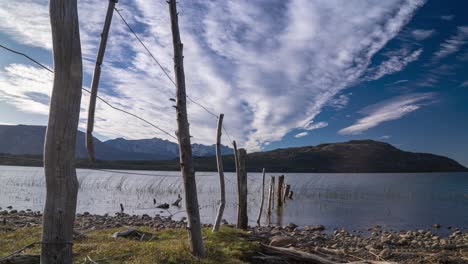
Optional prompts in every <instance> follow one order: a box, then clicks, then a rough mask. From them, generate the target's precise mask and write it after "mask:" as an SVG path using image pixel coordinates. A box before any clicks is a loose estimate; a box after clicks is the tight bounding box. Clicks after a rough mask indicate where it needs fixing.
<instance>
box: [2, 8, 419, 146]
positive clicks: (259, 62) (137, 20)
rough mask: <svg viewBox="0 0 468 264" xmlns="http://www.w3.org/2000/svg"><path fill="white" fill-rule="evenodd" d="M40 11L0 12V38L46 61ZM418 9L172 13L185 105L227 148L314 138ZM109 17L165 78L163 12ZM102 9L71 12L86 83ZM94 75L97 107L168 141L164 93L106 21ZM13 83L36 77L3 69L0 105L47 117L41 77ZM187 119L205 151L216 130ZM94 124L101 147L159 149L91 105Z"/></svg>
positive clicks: (167, 94)
mask: <svg viewBox="0 0 468 264" xmlns="http://www.w3.org/2000/svg"><path fill="white" fill-rule="evenodd" d="M47 2H48V1H46V0H27V1H19V0H12V1H8V3H5V4H2V5H0V31H2V33H5V34H7V35H8V36H9V37H11V38H12V39H14V40H16V41H17V42H18V43H24V44H26V45H30V46H31V47H39V48H41V49H42V50H46V51H50V50H51V38H50V23H49V21H48V8H47ZM424 2H425V1H423V0H398V1H381V2H379V3H370V2H363V3H361V4H359V5H356V4H355V3H353V2H351V1H307V0H291V1H278V2H276V3H272V2H271V1H267V0H261V1H247V0H237V1H219V2H211V1H202V0H194V1H181V2H180V6H179V10H180V26H181V33H182V41H183V42H184V44H185V45H184V53H185V54H184V55H185V69H186V78H187V89H188V93H189V94H190V95H191V97H192V98H194V99H195V100H197V101H200V102H202V103H203V104H205V105H207V106H209V108H210V109H211V110H212V111H214V112H216V113H221V112H222V113H225V124H226V127H227V128H228V129H229V131H230V134H231V136H232V137H233V138H235V139H236V140H237V141H238V142H239V143H240V144H243V145H244V146H245V147H247V148H248V149H250V150H256V149H259V148H260V147H261V146H263V145H264V143H265V142H272V141H276V140H280V139H281V138H282V137H283V136H284V135H285V134H286V133H288V132H290V131H292V130H293V129H295V128H302V127H303V124H304V123H306V124H310V126H306V127H308V128H309V129H313V127H314V126H317V125H318V126H322V127H323V125H324V124H326V123H325V122H323V123H322V122H319V123H314V122H313V120H314V119H315V118H316V116H317V115H318V114H319V113H320V112H321V111H322V109H323V107H325V106H327V105H329V101H330V100H332V99H333V98H335V97H336V95H337V94H340V92H342V91H343V90H344V89H346V88H347V87H349V86H350V85H352V84H355V83H356V82H357V81H358V80H359V79H360V78H361V76H362V75H363V74H364V73H365V72H366V70H367V68H368V66H369V64H370V63H371V60H372V57H373V56H374V55H375V54H376V53H377V52H379V51H380V50H381V49H382V48H383V47H384V46H385V45H386V44H387V42H388V41H389V40H391V39H392V38H394V37H395V36H396V35H397V34H398V32H399V31H400V30H401V29H402V27H403V26H404V25H405V24H406V23H407V22H408V21H409V20H410V19H411V18H412V16H413V14H414V12H415V11H416V10H417V9H418V8H419V7H421V6H422V5H423V4H424ZM18 5H21V9H19V8H17V6H18ZM119 6H120V8H123V10H124V11H123V14H124V15H125V16H126V18H127V19H128V20H129V22H130V23H131V24H132V25H133V26H134V27H135V28H136V29H137V31H138V33H139V34H140V36H141V37H142V39H143V41H144V42H145V43H147V44H148V46H149V47H150V49H151V50H152V51H153V52H154V53H155V54H157V57H158V59H159V61H160V62H161V63H162V64H163V65H164V66H165V67H166V68H167V70H168V71H169V72H170V74H171V75H172V48H171V45H172V43H171V36H170V34H171V33H170V28H169V27H168V26H167V25H168V24H169V16H168V12H167V4H166V3H165V1H144V0H137V1H130V2H125V3H124V2H122V3H119ZM106 7H107V2H106V1H98V2H96V1H91V0H82V1H79V15H80V30H81V36H82V38H81V40H82V45H83V54H84V57H85V58H87V59H86V60H85V62H84V70H85V73H86V74H87V75H88V77H89V75H90V73H91V72H92V68H93V60H94V59H93V58H94V57H95V54H96V51H97V47H98V43H99V34H100V31H101V29H102V23H103V17H104V14H105V10H106ZM154 10H160V11H161V12H154ZM265 10H268V12H265ZM25 14H28V15H25ZM104 64H105V65H104V68H103V73H102V82H101V87H100V93H101V95H102V96H103V97H105V98H106V99H108V100H109V101H111V102H112V103H114V104H116V105H119V106H122V107H123V108H126V109H128V110H129V111H132V112H134V113H136V114H139V115H141V116H144V117H145V118H148V119H149V120H152V121H154V122H157V123H158V124H159V125H161V126H162V127H164V128H165V129H167V130H168V131H174V130H175V121H174V119H175V113H174V110H173V108H172V107H171V102H170V101H169V100H168V98H172V97H173V96H174V87H173V86H172V84H171V83H170V82H169V81H168V80H167V78H166V77H165V76H164V75H163V73H162V72H161V70H160V69H158V68H157V67H156V66H155V64H154V62H153V61H152V60H151V59H150V58H149V57H148V56H147V55H146V54H145V51H144V50H143V49H142V48H141V47H140V46H139V44H138V43H137V42H136V41H135V40H134V39H133V38H132V36H131V35H130V34H129V33H128V32H127V31H126V29H125V27H124V25H123V24H122V23H121V21H119V19H118V17H115V18H114V20H113V22H112V26H111V34H110V37H109V43H108V49H107V51H106V57H105V62H104ZM21 67H23V68H21ZM395 67H397V66H395ZM395 67H394V68H393V69H397V68H395ZM21 71H26V72H28V73H31V74H32V73H33V72H34V71H38V70H37V69H35V68H34V67H30V66H25V65H21V66H18V65H9V66H7V67H5V68H4V69H3V70H2V72H1V73H0V78H2V79H1V85H2V90H3V92H4V93H7V94H8V96H9V98H14V99H12V101H11V102H9V103H11V104H13V105H15V106H16V107H18V108H19V109H21V110H23V111H28V112H35V113H41V114H47V106H46V105H44V102H45V100H44V99H47V98H46V97H44V96H48V95H49V94H50V87H51V85H50V83H48V82H50V79H47V80H41V79H40V78H41V77H44V76H46V75H45V74H44V73H42V72H40V71H38V72H36V73H35V74H33V75H34V76H35V77H28V75H26V76H25V78H23V76H21V74H19V73H18V72H20V73H21ZM35 78H36V79H37V78H38V80H36V79H35ZM44 78H45V77H44ZM47 78H49V77H47ZM33 83H35V84H33ZM20 86H21V87H23V88H21V87H20ZM4 87H8V88H4ZM27 87H36V88H37V89H38V90H39V93H41V94H42V95H38V94H35V93H31V92H37V90H36V89H35V90H34V91H32V89H29V88H27ZM22 89H23V90H22ZM338 98H339V97H338ZM342 99H344V98H342ZM343 102H344V101H343ZM86 108H87V97H86V95H85V96H84V97H83V104H82V112H81V119H80V126H81V127H84V125H85V121H86V120H85V118H86ZM188 111H189V118H190V124H191V132H192V134H193V136H194V141H195V142H198V143H210V144H211V143H213V139H214V136H215V135H214V134H215V126H216V120H215V119H213V118H212V117H211V116H210V115H209V114H208V113H206V112H204V110H203V109H201V108H200V107H198V106H197V105H194V104H189V109H188ZM96 114H97V117H98V118H99V120H98V121H97V122H96V132H97V133H100V134H102V135H105V136H107V137H115V136H123V137H127V138H143V137H154V136H159V137H162V138H167V136H165V135H164V134H160V133H158V132H157V131H154V130H151V129H149V128H148V127H147V126H145V125H144V124H142V123H140V122H139V121H137V120H133V119H131V118H129V117H126V116H123V115H121V114H120V113H118V112H115V111H113V110H112V109H109V108H107V107H106V106H105V105H101V104H100V103H98V109H97V112H96ZM319 124H320V125H319Z"/></svg>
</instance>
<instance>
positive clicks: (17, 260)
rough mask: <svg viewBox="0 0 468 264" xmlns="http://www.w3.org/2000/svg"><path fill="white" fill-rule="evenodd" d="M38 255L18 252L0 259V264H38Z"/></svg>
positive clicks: (39, 257)
mask: <svg viewBox="0 0 468 264" xmlns="http://www.w3.org/2000/svg"><path fill="white" fill-rule="evenodd" d="M40 259H41V256H40V255H30V254H19V255H13V256H10V257H8V258H5V259H1V260H0V264H39V262H40Z"/></svg>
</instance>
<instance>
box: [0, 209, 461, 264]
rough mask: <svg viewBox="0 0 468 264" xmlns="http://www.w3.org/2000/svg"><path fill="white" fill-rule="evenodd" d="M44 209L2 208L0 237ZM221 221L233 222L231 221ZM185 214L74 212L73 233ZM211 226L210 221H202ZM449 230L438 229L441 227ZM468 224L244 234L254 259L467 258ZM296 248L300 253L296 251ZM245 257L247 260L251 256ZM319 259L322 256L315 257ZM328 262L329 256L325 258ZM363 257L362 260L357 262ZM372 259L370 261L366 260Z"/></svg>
mask: <svg viewBox="0 0 468 264" xmlns="http://www.w3.org/2000/svg"><path fill="white" fill-rule="evenodd" d="M41 222H42V214H41V213H40V212H33V211H30V210H26V211H17V210H15V209H14V208H9V209H8V208H7V210H1V211H0V238H1V235H2V234H8V233H9V232H15V231H21V230H25V231H26V230H28V228H34V227H37V226H40V225H41ZM223 225H224V226H228V227H234V226H233V225H230V224H229V223H227V222H225V221H224V223H223ZM185 226H186V222H185V219H184V218H182V219H181V220H177V221H176V220H172V219H171V218H170V217H164V216H160V215H155V216H149V215H128V214H125V213H116V214H115V215H107V214H106V215H96V214H89V213H87V212H85V213H82V214H77V217H76V221H75V231H76V234H77V236H78V237H79V236H86V234H87V233H88V232H91V231H93V230H108V229H112V230H115V229H117V230H121V231H125V230H128V229H129V228H131V229H135V230H138V229H140V228H147V229H149V230H152V231H153V232H155V233H156V234H157V232H158V231H161V230H167V229H185ZM204 227H207V228H208V227H211V224H204ZM443 228H445V229H447V230H448V231H449V232H443V233H449V235H446V236H442V235H437V234H438V233H442V232H439V231H440V230H441V229H443ZM466 231H467V230H466V229H458V228H456V227H443V226H440V225H437V224H435V225H434V226H432V227H430V228H427V229H421V230H404V231H403V230H399V231H394V230H385V229H383V228H382V227H380V226H374V227H371V228H369V229H368V230H367V231H356V230H351V231H349V230H345V229H336V230H327V228H326V226H323V225H308V226H304V227H298V226H297V225H295V224H293V223H290V224H288V225H286V226H273V225H271V226H256V227H249V228H248V230H247V232H246V233H245V235H244V236H243V239H245V240H247V241H255V242H259V243H260V244H261V247H260V250H259V252H257V254H255V255H254V256H252V258H251V260H250V261H252V262H263V263H300V262H302V261H301V258H304V259H303V260H307V258H308V257H312V258H315V257H318V258H319V259H320V258H323V260H326V261H330V262H328V263H349V262H359V261H364V260H367V261H370V260H372V261H380V262H383V263H468V233H467V232H466ZM0 241H1V239H0ZM298 254H299V255H298ZM250 261H249V262H250ZM317 263H320V262H317ZM323 263H327V262H323ZM361 263H366V262H361ZM368 263H371V262H368Z"/></svg>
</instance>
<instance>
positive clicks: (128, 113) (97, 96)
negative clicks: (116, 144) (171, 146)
mask: <svg viewBox="0 0 468 264" xmlns="http://www.w3.org/2000/svg"><path fill="white" fill-rule="evenodd" d="M82 89H83V90H84V91H86V92H88V93H91V91H89V90H87V89H85V88H82ZM96 98H98V99H99V100H101V101H102V102H103V103H105V104H106V105H108V106H109V107H111V108H112V109H115V110H117V111H120V112H123V113H125V114H127V115H131V116H133V117H135V118H137V119H139V120H141V121H143V122H145V123H147V124H148V125H150V126H152V127H154V128H156V129H158V130H159V131H161V132H163V133H164V134H166V135H168V136H170V137H172V138H173V139H175V140H178V139H177V138H176V137H175V136H174V135H172V134H171V133H169V132H167V131H166V130H164V129H162V128H160V127H158V126H157V125H155V124H153V123H151V122H150V121H148V120H146V119H144V118H143V117H139V116H137V115H135V114H133V113H130V112H128V111H126V110H123V109H121V108H118V107H115V106H113V105H112V104H110V103H109V102H107V101H106V100H104V99H102V98H101V97H99V95H96Z"/></svg>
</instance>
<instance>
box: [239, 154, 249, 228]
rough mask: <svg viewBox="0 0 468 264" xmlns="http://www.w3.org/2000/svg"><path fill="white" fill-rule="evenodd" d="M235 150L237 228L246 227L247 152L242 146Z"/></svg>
mask: <svg viewBox="0 0 468 264" xmlns="http://www.w3.org/2000/svg"><path fill="white" fill-rule="evenodd" d="M237 152H238V153H237V159H238V161H239V173H238V179H237V185H238V191H239V194H238V205H237V228H240V229H247V225H248V216H247V171H246V168H245V160H246V159H247V152H246V151H245V149H243V148H240V149H239V150H238V151H237Z"/></svg>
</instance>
